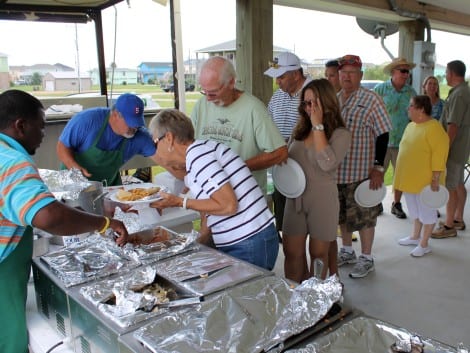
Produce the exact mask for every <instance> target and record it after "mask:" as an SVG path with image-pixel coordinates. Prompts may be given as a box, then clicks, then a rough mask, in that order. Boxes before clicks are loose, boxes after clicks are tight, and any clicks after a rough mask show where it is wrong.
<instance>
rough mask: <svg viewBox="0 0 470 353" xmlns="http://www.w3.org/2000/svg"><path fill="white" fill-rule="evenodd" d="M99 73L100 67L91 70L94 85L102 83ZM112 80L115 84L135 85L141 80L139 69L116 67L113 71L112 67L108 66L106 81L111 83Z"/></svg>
mask: <svg viewBox="0 0 470 353" xmlns="http://www.w3.org/2000/svg"><path fill="white" fill-rule="evenodd" d="M99 75H100V73H99V71H98V69H93V70H91V71H90V76H91V81H92V83H93V84H94V85H99V84H100V76H99ZM111 81H113V83H114V84H115V85H135V84H137V83H138V82H139V79H138V71H137V70H136V69H126V68H122V69H121V68H115V69H114V72H113V69H112V68H111V67H110V68H106V83H107V84H108V85H110V84H111Z"/></svg>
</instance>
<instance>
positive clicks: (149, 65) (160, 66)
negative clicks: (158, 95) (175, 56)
mask: <svg viewBox="0 0 470 353" xmlns="http://www.w3.org/2000/svg"><path fill="white" fill-rule="evenodd" d="M137 68H138V71H139V82H142V83H145V84H148V83H149V81H150V83H157V82H160V81H168V80H169V77H171V76H172V73H173V64H172V63H171V62H151V61H144V62H142V63H140V64H139V65H138V66H137Z"/></svg>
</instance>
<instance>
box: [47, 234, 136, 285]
mask: <svg viewBox="0 0 470 353" xmlns="http://www.w3.org/2000/svg"><path fill="white" fill-rule="evenodd" d="M41 260H42V261H44V262H46V263H47V265H48V266H49V268H50V269H51V271H52V272H53V273H54V275H56V276H57V277H58V279H59V280H60V281H61V282H62V283H63V284H64V286H65V287H71V286H74V285H77V284H81V283H86V282H89V281H92V280H95V279H98V278H103V277H106V276H109V275H111V274H114V273H117V272H120V273H122V272H125V271H128V270H130V269H132V268H135V267H137V266H139V265H140V262H139V261H138V260H136V259H134V258H132V257H130V256H128V255H127V254H126V253H124V251H123V249H122V248H120V247H119V246H117V245H116V243H115V242H114V241H113V240H111V239H109V238H104V237H101V236H99V235H92V236H90V237H88V238H86V239H85V241H82V242H79V243H75V244H73V245H70V246H68V247H66V248H63V249H61V250H59V251H56V252H52V253H49V254H46V255H43V256H41Z"/></svg>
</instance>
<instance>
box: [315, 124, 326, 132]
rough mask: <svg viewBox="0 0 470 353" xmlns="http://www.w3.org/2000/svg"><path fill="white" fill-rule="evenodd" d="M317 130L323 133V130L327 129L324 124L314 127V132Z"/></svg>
mask: <svg viewBox="0 0 470 353" xmlns="http://www.w3.org/2000/svg"><path fill="white" fill-rule="evenodd" d="M315 130H318V131H323V130H325V127H324V126H323V124H318V125H314V126H313V127H312V131H315Z"/></svg>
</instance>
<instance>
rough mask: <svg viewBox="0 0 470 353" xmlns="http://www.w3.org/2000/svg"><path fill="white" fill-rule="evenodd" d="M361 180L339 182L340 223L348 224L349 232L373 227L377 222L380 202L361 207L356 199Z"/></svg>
mask: <svg viewBox="0 0 470 353" xmlns="http://www.w3.org/2000/svg"><path fill="white" fill-rule="evenodd" d="M362 182H363V180H361V181H356V182H354V183H350V184H338V197H339V224H341V225H343V224H345V225H346V229H347V231H348V232H354V231H359V230H362V229H364V228H372V227H375V226H376V224H377V216H378V215H379V214H380V204H379V205H377V206H374V207H361V206H359V205H358V204H357V202H356V200H354V191H355V190H356V188H357V187H358V186H359V184H360V183H362Z"/></svg>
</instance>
